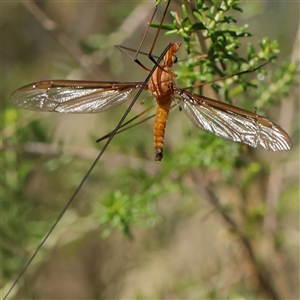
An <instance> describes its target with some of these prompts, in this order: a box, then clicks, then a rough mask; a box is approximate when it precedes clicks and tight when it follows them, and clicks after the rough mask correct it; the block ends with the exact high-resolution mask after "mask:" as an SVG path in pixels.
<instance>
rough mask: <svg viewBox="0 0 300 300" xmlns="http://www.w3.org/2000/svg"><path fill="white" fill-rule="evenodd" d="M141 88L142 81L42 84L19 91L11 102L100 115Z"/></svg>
mask: <svg viewBox="0 0 300 300" xmlns="http://www.w3.org/2000/svg"><path fill="white" fill-rule="evenodd" d="M141 85H142V83H141V82H129V83H118V82H99V81H75V80H53V81H42V82H38V83H34V84H30V85H27V86H24V87H22V88H20V89H18V90H17V91H15V92H14V93H13V94H12V95H11V98H10V102H11V103H12V104H13V105H14V106H17V107H21V108H24V109H29V110H37V111H49V112H59V113H97V112H101V111H105V110H107V109H110V108H113V107H115V106H117V105H120V104H121V103H123V102H124V101H125V100H126V99H127V98H128V96H129V94H130V93H131V92H132V91H133V90H135V89H137V88H139V87H141Z"/></svg>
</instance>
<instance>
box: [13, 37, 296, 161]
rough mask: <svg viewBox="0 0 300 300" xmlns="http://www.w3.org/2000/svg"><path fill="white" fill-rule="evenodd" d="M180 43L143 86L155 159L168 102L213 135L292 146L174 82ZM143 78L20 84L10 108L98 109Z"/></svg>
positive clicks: (256, 120) (249, 116) (118, 100)
mask: <svg viewBox="0 0 300 300" xmlns="http://www.w3.org/2000/svg"><path fill="white" fill-rule="evenodd" d="M180 45H181V43H180V42H175V43H171V46H170V48H169V49H168V51H167V52H166V54H165V56H164V58H163V62H162V64H161V65H159V66H157V68H156V69H155V71H154V73H153V75H152V76H151V78H150V80H149V81H148V83H147V84H146V85H145V88H144V89H145V90H149V91H150V92H151V93H152V95H153V97H154V98H155V99H156V103H157V108H156V114H155V121H154V148H155V160H156V161H161V160H162V157H163V147H164V135H165V126H166V122H167V118H168V114H169V111H170V107H171V104H172V102H173V101H175V100H176V98H178V96H179V97H180V98H181V100H182V101H183V111H184V112H185V114H186V115H187V117H188V118H189V119H190V120H191V121H192V123H194V124H195V125H196V126H198V127H200V128H201V129H203V130H205V131H207V132H209V133H212V134H214V135H216V136H219V137H223V138H225V139H229V140H232V141H234V142H240V143H242V144H246V145H249V146H251V147H260V148H262V149H264V150H270V151H287V150H290V148H291V145H292V143H291V139H290V137H289V135H288V134H287V133H286V132H285V131H284V130H283V129H282V128H281V127H279V126H278V125H276V124H275V123H273V122H272V121H270V120H269V119H267V118H265V117H263V116H261V115H258V114H256V113H253V112H250V111H247V110H244V109H241V108H238V107H236V106H233V105H229V104H226V103H223V102H220V101H217V100H213V99H210V98H208V97H205V96H200V95H196V94H194V93H191V92H188V91H186V90H185V89H181V88H178V87H177V86H176V85H175V77H176V76H177V75H176V74H174V73H173V71H172V66H173V64H174V63H176V61H177V58H176V53H177V51H178V49H179V48H180ZM142 84H143V82H111V81H71V80H53V81H42V82H37V83H34V84H30V85H27V86H24V87H22V88H20V89H18V90H17V91H15V92H14V93H13V94H12V96H11V99H10V101H11V103H12V104H13V105H14V106H17V107H21V108H24V109H30V110H36V111H46V112H57V113H98V112H103V111H106V110H108V109H111V108H113V107H115V106H118V105H120V104H122V103H123V102H125V101H126V100H127V98H128V96H129V95H130V94H131V93H132V92H133V91H134V90H137V89H140V88H141V87H142Z"/></svg>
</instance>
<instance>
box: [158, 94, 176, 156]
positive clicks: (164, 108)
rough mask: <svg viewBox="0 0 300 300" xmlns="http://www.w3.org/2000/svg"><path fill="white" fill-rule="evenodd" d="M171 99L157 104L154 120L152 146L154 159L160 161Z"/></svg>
mask: <svg viewBox="0 0 300 300" xmlns="http://www.w3.org/2000/svg"><path fill="white" fill-rule="evenodd" d="M171 102H172V99H170V101H167V103H166V104H164V105H158V106H157V110H156V116H155V121H154V148H155V160H156V161H161V160H162V158H163V148H164V135H165V127H166V122H167V118H168V114H169V110H170V106H171Z"/></svg>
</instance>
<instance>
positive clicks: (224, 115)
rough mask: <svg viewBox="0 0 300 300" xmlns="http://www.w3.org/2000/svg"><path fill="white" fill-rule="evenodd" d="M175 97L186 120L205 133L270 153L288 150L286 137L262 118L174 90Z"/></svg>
mask: <svg viewBox="0 0 300 300" xmlns="http://www.w3.org/2000/svg"><path fill="white" fill-rule="evenodd" d="M176 93H178V94H179V95H180V96H181V97H182V100H183V101H184V106H183V110H184V112H185V113H186V115H187V116H188V118H189V119H190V120H191V121H192V122H193V123H194V124H195V125H196V126H198V127H200V128H201V129H203V130H205V131H207V132H209V133H212V134H214V135H216V136H220V137H223V138H226V139H229V140H233V141H235V142H240V143H243V144H246V145H249V146H251V147H258V146H259V147H262V148H263V149H265V150H270V151H287V150H290V149H291V145H292V143H291V139H290V137H289V136H288V134H287V133H286V132H285V131H284V130H283V129H282V128H280V127H279V126H278V125H276V124H275V123H273V122H271V121H270V120H268V119H266V118H264V117H263V116H260V115H257V114H255V113H252V112H249V111H246V110H244V109H240V108H238V107H235V106H232V105H229V104H226V103H223V102H220V101H216V100H213V99H210V98H207V97H204V96H198V95H195V94H193V93H189V92H186V91H184V90H181V89H178V88H176Z"/></svg>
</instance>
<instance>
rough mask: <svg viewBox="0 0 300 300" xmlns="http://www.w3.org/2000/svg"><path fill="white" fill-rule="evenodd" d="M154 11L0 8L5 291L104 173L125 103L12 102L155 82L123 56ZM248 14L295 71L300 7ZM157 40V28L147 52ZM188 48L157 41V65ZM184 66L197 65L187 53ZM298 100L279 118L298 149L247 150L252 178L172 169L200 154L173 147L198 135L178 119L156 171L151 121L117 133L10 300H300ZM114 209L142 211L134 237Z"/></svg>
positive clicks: (282, 4)
mask: <svg viewBox="0 0 300 300" xmlns="http://www.w3.org/2000/svg"><path fill="white" fill-rule="evenodd" d="M154 2H155V1H142V0H140V1H43V2H36V3H35V2H31V1H28V2H11V1H7V2H4V1H3V2H2V3H1V10H2V11H1V16H2V17H1V23H2V24H1V26H2V45H1V50H2V66H1V70H2V88H1V110H2V114H1V119H2V128H1V130H2V143H1V145H2V149H1V153H2V154H1V155H2V161H3V164H2V166H3V169H2V170H1V174H2V187H1V188H2V196H3V205H2V222H1V225H2V257H3V258H2V276H3V278H2V288H3V292H5V291H7V290H8V288H9V287H10V286H11V284H12V283H13V280H14V279H15V278H16V276H17V275H18V273H19V272H20V270H21V269H22V268H23V267H24V265H25V264H26V262H27V261H28V259H29V257H30V255H31V253H33V251H34V250H35V248H36V247H37V245H38V244H39V242H40V241H41V239H42V237H43V236H44V235H45V234H46V232H47V231H48V230H49V228H50V226H51V224H53V221H54V220H55V218H56V217H57V216H58V214H59V213H60V211H61V210H62V208H63V206H64V205H65V203H66V202H67V200H68V199H69V198H70V196H71V195H72V193H73V192H74V190H75V189H76V187H77V186H78V184H79V182H80V181H81V179H82V178H83V176H84V174H85V173H86V171H87V170H88V168H89V166H90V165H91V164H92V162H93V160H94V158H95V157H96V155H97V153H98V151H99V149H100V148H101V145H95V142H94V141H95V139H96V138H97V137H100V136H102V135H104V134H105V133H107V132H108V131H110V130H112V129H113V128H114V126H115V125H116V123H117V121H118V120H119V118H120V117H121V115H122V113H123V112H124V110H125V108H126V107H125V106H121V107H119V108H116V109H114V110H112V111H108V112H105V113H102V114H95V115H63V114H61V115H60V114H53V113H40V112H30V111H21V110H17V109H15V108H12V107H11V106H10V105H9V96H10V94H11V93H12V92H13V91H14V90H16V89H17V88H19V87H21V86H23V85H26V84H29V83H32V82H36V81H41V80H44V79H90V80H114V81H143V80H144V79H145V77H146V75H147V74H146V72H144V71H143V70H141V68H139V66H137V65H136V64H135V63H134V62H133V61H132V60H130V59H129V58H128V57H127V56H126V55H124V54H123V53H121V52H120V51H119V50H118V49H116V48H115V47H114V45H115V44H121V45H125V46H128V47H131V48H133V49H136V48H137V47H138V45H139V43H140V41H141V38H142V36H143V34H144V32H145V30H146V24H147V22H148V21H149V19H150V17H151V15H152V13H153V8H154V4H155V3H154ZM180 5H181V3H180V2H179V1H173V2H172V3H171V10H174V11H178V13H179V14H180V11H181V10H180ZM163 7H164V4H163V3H162V4H161V5H160V9H159V12H158V15H157V20H159V19H160V16H161V14H162V11H163ZM240 7H241V8H242V9H243V11H244V12H243V13H239V12H236V13H235V18H236V19H237V20H238V23H239V24H240V25H242V24H244V23H247V24H249V31H250V32H252V33H253V36H252V37H250V38H247V39H245V45H246V44H247V43H248V42H252V43H254V44H255V43H256V42H257V41H258V40H260V39H262V38H263V37H265V36H268V37H269V38H270V39H271V40H274V39H276V40H277V41H278V42H279V47H280V50H281V52H280V53H279V55H278V60H277V61H276V64H280V63H281V62H282V61H289V60H291V59H293V60H299V48H297V47H298V46H299V31H298V28H299V8H300V4H299V2H288V1H276V2H272V1H260V2H252V1H249V2H248V1H241V3H240ZM167 18H169V15H167ZM154 35H155V30H154V29H151V30H150V32H149V35H148V36H147V39H146V40H145V43H144V46H143V50H144V51H148V49H149V48H150V45H151V44H152V41H153V37H154ZM178 39H180V38H179V37H177V36H167V37H166V36H164V35H163V34H161V35H160V37H159V40H158V42H157V45H156V47H155V51H154V52H155V54H158V55H159V54H160V52H161V51H162V50H163V49H164V47H165V46H166V44H167V42H168V41H177V40H178ZM130 54H131V55H133V53H130ZM140 57H141V60H142V61H143V62H145V63H146V64H148V66H149V67H151V64H149V63H148V61H147V58H146V57H143V56H140ZM178 57H179V59H185V58H186V57H187V53H186V52H185V51H184V49H181V50H180V52H179V55H178ZM276 64H275V66H270V69H271V70H274V68H275V69H276ZM268 67H269V66H267V68H268ZM272 68H273V69H272ZM175 70H176V68H175ZM143 100H145V102H150V103H152V100H150V98H149V95H148V94H147V93H145V94H144V95H143V97H141V98H140V100H139V101H138V103H137V104H136V105H135V107H134V112H133V113H132V115H134V114H135V113H137V112H140V111H142V110H143V109H144V107H145V106H144V105H143V103H142V102H143ZM298 100H299V88H298V87H295V88H294V89H289V90H288V91H287V95H286V97H285V98H284V99H282V104H280V105H276V106H275V107H273V108H272V109H271V110H270V111H269V112H268V116H269V117H270V118H271V119H272V120H274V121H275V122H276V123H278V124H280V125H281V126H282V127H283V128H285V130H286V131H287V132H288V133H289V134H290V135H291V136H292V139H293V143H294V145H293V149H292V150H291V151H290V152H288V153H265V152H263V151H261V150H249V149H242V151H241V161H243V162H247V164H248V167H247V168H245V169H243V170H242V171H240V170H239V171H233V173H232V176H231V177H230V178H227V180H225V179H224V177H222V171H221V170H220V169H216V168H213V167H212V168H203V169H201V168H190V169H189V170H186V171H185V172H184V173H182V172H181V173H180V175H178V173H177V169H176V168H177V167H178V169H179V170H180V168H182V165H183V162H184V161H185V160H188V161H190V163H191V164H192V163H193V160H194V159H195V158H194V157H187V156H182V155H180V156H179V155H178V152H177V149H179V148H180V147H183V145H185V144H186V145H188V144H189V143H191V140H192V139H193V138H194V134H195V132H196V131H197V129H195V128H194V127H193V125H192V124H191V123H190V122H189V121H188V120H187V118H186V117H185V116H184V115H183V114H180V113H179V112H178V111H174V112H173V113H172V114H171V116H170V120H169V122H168V126H167V136H166V150H165V157H164V160H163V161H162V163H157V162H154V161H153V156H154V150H153V142H152V139H153V137H152V126H153V124H152V121H151V120H150V121H148V122H147V123H144V124H143V125H140V126H139V127H138V128H134V129H132V130H129V131H128V132H126V133H124V134H120V135H119V136H116V137H115V138H114V140H113V142H112V143H111V145H110V146H109V148H108V151H107V153H106V154H105V155H104V157H103V160H102V161H101V162H100V163H99V164H98V165H97V166H96V168H95V169H94V171H93V172H92V174H91V176H90V177H89V179H88V181H87V182H86V184H85V185H84V187H83V188H82V190H81V191H80V193H79V194H78V196H77V197H76V199H75V201H74V203H73V204H72V205H71V207H70V208H69V209H68V211H67V212H66V214H65V216H64V217H63V219H62V220H61V221H60V223H59V224H58V226H57V228H56V229H55V230H54V232H53V233H52V234H51V236H50V237H49V239H48V241H47V242H46V244H45V245H44V247H43V248H42V249H41V251H40V252H39V254H38V255H37V256H36V258H35V259H34V261H33V263H32V264H31V266H30V267H29V268H28V270H27V272H26V273H25V275H24V276H23V277H22V279H21V280H20V283H19V284H18V285H17V286H16V287H15V289H14V291H13V292H12V299H147V298H152V299H153V298H158V299H299V297H300V295H299V101H298ZM250 101H252V102H253V109H254V107H255V99H251V100H250ZM145 105H146V103H145ZM259 113H260V112H259ZM174 133H176V134H174ZM226 143H231V142H226ZM223 145H224V144H221V146H220V147H223ZM97 149H98V150H97ZM200 152H201V149H199V153H200ZM176 155H178V156H176ZM216 159H217V158H216ZM176 161H177V163H178V165H177V167H176V163H175V164H174V162H176ZM213 164H214V163H212V165H213ZM174 166H175V167H174ZM168 168H169V169H168ZM170 168H172V170H170ZM155 179H156V180H155ZM158 179H159V180H160V182H161V183H158ZM134 191H136V193H134ZM141 199H142V200H141ZM111 201H115V203H116V206H117V204H118V203H119V202H118V201H121V202H122V201H123V202H129V203H130V204H129V205H130V206H131V207H132V206H134V205H135V203H137V206H138V210H139V211H138V213H137V214H138V216H136V215H134V212H132V211H131V212H132V213H133V215H132V216H131V217H132V218H133V219H134V218H136V222H134V223H135V225H134V226H132V227H131V228H130V234H129V229H128V231H126V230H124V228H123V230H121V229H120V228H122V227H121V226H120V224H122V219H120V217H119V215H116V216H115V223H112V224H115V227H116V228H113V226H112V225H109V224H108V223H107V222H106V219H105V218H107V219H109V218H110V221H112V220H113V218H114V217H113V216H112V215H110V214H113V210H110V211H107V210H105V208H106V207H108V206H109V203H111ZM123 202H122V203H123ZM122 207H123V206H122V205H121V208H120V207H118V206H117V208H116V209H121V210H122ZM124 209H125V210H126V207H125V208H124ZM125 215H126V214H125ZM126 216H128V214H127V215H126ZM126 234H127V236H126ZM128 235H129V237H128Z"/></svg>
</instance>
